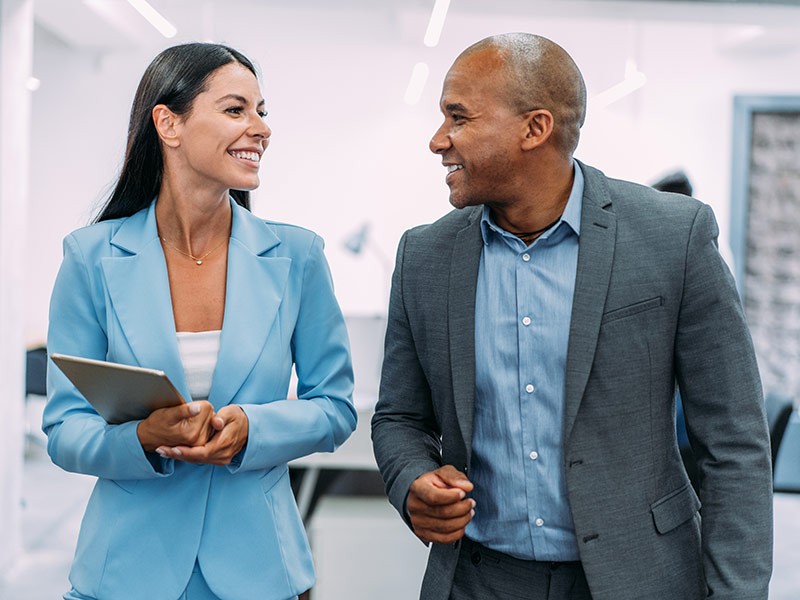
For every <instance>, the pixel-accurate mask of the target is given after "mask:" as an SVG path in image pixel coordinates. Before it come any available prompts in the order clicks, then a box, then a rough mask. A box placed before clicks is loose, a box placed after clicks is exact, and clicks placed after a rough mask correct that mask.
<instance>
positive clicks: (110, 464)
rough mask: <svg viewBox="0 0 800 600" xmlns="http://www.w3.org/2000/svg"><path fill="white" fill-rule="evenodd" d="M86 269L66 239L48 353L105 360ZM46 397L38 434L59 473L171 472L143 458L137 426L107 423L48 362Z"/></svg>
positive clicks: (163, 463) (97, 298) (97, 305)
mask: <svg viewBox="0 0 800 600" xmlns="http://www.w3.org/2000/svg"><path fill="white" fill-rule="evenodd" d="M91 267H92V265H87V264H86V260H85V258H84V256H83V254H82V252H81V249H80V246H79V245H78V242H77V241H76V240H75V239H74V238H73V237H72V236H68V237H67V238H66V239H65V240H64V260H63V262H62V264H61V268H60V270H59V273H58V276H57V277H56V282H55V286H54V288H53V294H52V297H51V300H50V324H49V330H48V334H47V350H48V352H50V353H61V354H72V355H77V356H84V357H87V358H94V359H98V360H105V359H106V354H107V350H108V339H107V337H106V333H105V330H104V329H103V326H102V324H101V323H102V322H103V319H102V314H103V311H104V305H103V302H104V296H103V294H102V291H100V292H97V291H96V290H95V289H94V288H95V287H97V286H93V285H92V282H91V277H90V272H91ZM47 396H48V401H47V406H46V407H45V410H44V415H43V420H42V429H44V432H45V433H46V434H47V452H48V454H49V455H50V458H51V459H52V461H53V462H54V463H55V464H56V465H58V466H59V467H61V468H62V469H64V470H66V471H72V472H76V473H84V474H87V475H94V476H96V477H102V478H106V479H117V480H124V479H152V478H156V477H162V476H165V475H169V474H171V473H172V471H173V468H174V464H173V461H172V460H168V459H162V458H160V457H159V456H158V455H155V454H153V455H148V454H145V452H144V450H143V449H142V446H141V444H140V443H139V438H138V436H137V434H136V428H137V426H138V424H139V422H140V421H130V422H128V423H123V424H121V425H109V424H108V423H106V422H105V420H104V419H103V418H102V417H101V416H100V415H98V414H97V412H96V411H95V410H94V409H93V408H92V406H91V405H90V404H89V403H88V402H87V401H86V400H85V399H84V397H83V396H82V395H81V394H80V393H79V392H78V390H77V389H76V388H75V387H74V386H73V385H72V383H71V382H70V381H69V379H67V377H66V376H65V375H64V374H63V373H62V372H61V371H60V370H59V369H58V367H56V366H55V364H54V363H53V361H52V360H48V364H47Z"/></svg>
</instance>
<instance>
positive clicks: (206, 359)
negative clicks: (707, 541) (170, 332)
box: [176, 330, 222, 400]
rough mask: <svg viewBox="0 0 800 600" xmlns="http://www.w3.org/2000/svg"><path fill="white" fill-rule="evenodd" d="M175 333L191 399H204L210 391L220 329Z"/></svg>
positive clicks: (217, 353) (215, 364) (217, 352)
mask: <svg viewBox="0 0 800 600" xmlns="http://www.w3.org/2000/svg"><path fill="white" fill-rule="evenodd" d="M176 335H177V337H178V352H179V353H180V355H181V362H182V363H183V372H184V373H185V374H186V383H188V384H189V393H190V394H191V395H192V400H205V399H207V398H208V393H209V392H210V391H211V378H212V377H213V375H214V368H215V367H216V366H217V356H218V355H219V341H220V337H221V336H222V331H220V330H216V331H178V332H177V334H176Z"/></svg>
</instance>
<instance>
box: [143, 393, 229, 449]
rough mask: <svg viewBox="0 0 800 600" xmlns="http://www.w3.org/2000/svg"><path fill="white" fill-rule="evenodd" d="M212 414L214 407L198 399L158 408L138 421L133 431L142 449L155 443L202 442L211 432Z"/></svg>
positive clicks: (159, 444) (164, 444)
mask: <svg viewBox="0 0 800 600" xmlns="http://www.w3.org/2000/svg"><path fill="white" fill-rule="evenodd" d="M212 417H214V407H213V406H211V404H210V403H208V402H205V401H202V400H201V401H198V402H187V403H186V404H181V405H180V406H170V407H168V408H159V409H158V410H154V411H153V412H152V413H150V415H149V416H148V417H147V418H146V419H145V420H144V421H142V422H141V423H139V425H138V426H137V428H136V434H137V436H138V437H139V443H140V444H141V445H142V448H144V450H145V451H146V452H153V451H155V450H156V448H158V447H159V446H195V445H198V444H205V443H206V442H207V441H208V439H209V438H210V437H211V436H212V435H213V434H214V427H213V426H212V423H211V420H212Z"/></svg>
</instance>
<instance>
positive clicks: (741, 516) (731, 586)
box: [675, 206, 772, 600]
mask: <svg viewBox="0 0 800 600" xmlns="http://www.w3.org/2000/svg"><path fill="white" fill-rule="evenodd" d="M717 234H718V229H717V225H716V222H715V220H714V217H713V214H712V213H711V210H710V209H709V208H708V207H707V206H703V207H702V208H701V209H700V210H699V211H698V213H697V215H696V217H695V222H694V224H693V227H692V231H691V234H690V237H689V243H688V248H687V255H686V270H685V282H684V293H683V299H682V302H681V309H680V315H679V319H678V331H677V336H676V355H675V356H676V363H677V364H676V370H677V376H678V384H679V386H680V389H681V395H682V399H683V405H684V411H685V414H686V422H687V428H688V434H689V440H690V442H691V444H692V447H693V449H694V452H695V456H696V458H697V463H698V468H699V472H700V479H701V489H700V499H701V501H702V505H703V508H702V512H701V514H702V540H703V555H704V569H705V576H706V582H707V585H708V591H709V598H714V599H715V600H717V599H719V600H722V599H725V600H765V599H766V598H767V593H768V584H769V579H770V574H771V571H772V491H771V490H772V471H771V468H770V450H769V434H768V431H767V426H766V419H765V415H764V406H763V399H762V390H761V382H760V379H759V375H758V369H757V366H756V358H755V353H754V350H753V344H752V341H751V339H750V334H749V332H748V329H747V325H746V323H745V317H744V313H743V310H742V306H741V303H740V301H739V297H738V294H737V292H736V288H735V285H734V281H733V277H732V276H731V275H730V272H729V271H728V269H727V267H726V266H725V264H724V263H723V261H722V258H721V257H720V255H719V253H718V251H717V248H716V238H717Z"/></svg>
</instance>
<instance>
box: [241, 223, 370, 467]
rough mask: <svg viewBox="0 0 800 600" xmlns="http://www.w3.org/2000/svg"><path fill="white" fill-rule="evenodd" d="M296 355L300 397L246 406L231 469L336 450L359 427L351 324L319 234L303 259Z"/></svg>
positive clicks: (285, 460) (294, 346)
mask: <svg viewBox="0 0 800 600" xmlns="http://www.w3.org/2000/svg"><path fill="white" fill-rule="evenodd" d="M292 354H293V357H294V362H295V370H296V371H297V396H298V399H297V400H278V401H275V402H269V403H267V404H243V405H242V408H243V410H244V411H245V413H246V414H247V417H248V419H249V422H250V424H249V435H248V441H247V446H246V448H245V450H244V454H243V455H242V457H241V461H237V462H239V464H237V465H232V466H231V471H232V472H236V471H239V470H252V469H264V468H270V467H273V466H275V465H280V464H284V463H287V462H288V461H290V460H293V459H295V458H299V457H301V456H306V455H308V454H312V453H314V452H333V451H334V450H335V449H336V448H338V447H339V446H340V445H341V444H342V443H344V441H345V440H346V439H347V438H348V437H349V436H350V434H351V433H352V432H353V431H354V430H355V427H356V410H355V407H354V406H353V401H352V397H353V368H352V364H351V362H350V347H349V343H348V338H347V328H346V326H345V322H344V318H343V317H342V313H341V310H340V309H339V304H338V303H337V301H336V297H335V296H334V294H333V281H332V280H331V274H330V270H329V269H328V263H327V261H326V260H325V256H324V254H323V244H322V240H321V239H320V238H319V237H315V238H314V240H313V242H312V244H311V248H310V250H309V253H308V256H307V257H306V260H305V264H304V270H303V284H302V289H301V290H300V307H299V312H298V316H297V322H296V325H295V329H294V332H293V333H292Z"/></svg>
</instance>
